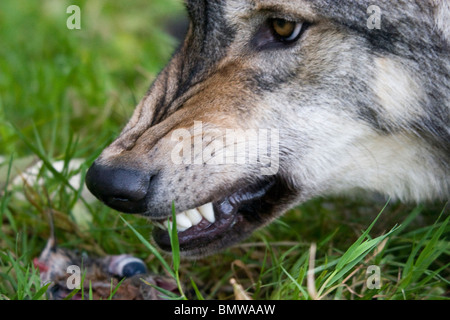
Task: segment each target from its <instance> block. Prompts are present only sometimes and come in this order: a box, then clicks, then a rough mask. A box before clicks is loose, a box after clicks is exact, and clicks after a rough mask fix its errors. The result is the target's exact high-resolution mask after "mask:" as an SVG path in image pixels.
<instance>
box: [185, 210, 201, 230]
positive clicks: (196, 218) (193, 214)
mask: <svg viewBox="0 0 450 320" xmlns="http://www.w3.org/2000/svg"><path fill="white" fill-rule="evenodd" d="M185 213H186V216H187V217H188V218H189V220H191V222H192V225H194V226H195V225H197V224H199V223H200V221H202V215H201V214H200V212H198V210H197V209H190V210H188V211H186V212H185Z"/></svg>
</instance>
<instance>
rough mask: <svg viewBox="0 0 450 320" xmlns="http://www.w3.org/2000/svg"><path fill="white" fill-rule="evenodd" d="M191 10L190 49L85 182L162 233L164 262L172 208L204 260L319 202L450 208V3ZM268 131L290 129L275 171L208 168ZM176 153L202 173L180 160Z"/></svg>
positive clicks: (192, 1)
mask: <svg viewBox="0 0 450 320" xmlns="http://www.w3.org/2000/svg"><path fill="white" fill-rule="evenodd" d="M185 7H186V11H187V14H188V16H189V20H190V23H189V28H188V31H187V34H186V37H185V39H184V41H183V42H182V44H181V45H180V46H179V47H178V49H177V50H176V51H175V53H174V54H173V56H172V58H171V60H170V61H169V62H168V64H167V65H166V67H165V68H164V69H163V70H162V71H161V72H160V74H159V75H158V77H157V79H156V80H155V81H154V83H153V84H152V85H151V87H150V89H149V90H148V92H147V93H146V94H145V96H144V97H143V99H142V100H141V101H140V102H139V104H138V106H137V107H136V109H135V111H134V113H133V115H132V117H131V119H130V120H129V122H128V124H127V125H126V126H125V127H124V129H123V131H122V132H121V133H120V135H119V136H118V137H117V139H116V140H115V141H114V142H112V144H110V145H109V146H108V147H107V148H105V149H104V151H103V152H102V153H101V155H100V156H99V157H98V159H97V160H96V161H95V162H94V163H93V165H92V166H91V167H90V169H89V170H88V172H87V176H86V184H87V186H88V188H89V190H90V191H91V192H92V193H93V194H94V195H95V196H96V197H98V198H99V199H100V200H101V201H103V202H104V203H105V204H106V205H108V206H110V207H112V208H114V209H116V210H118V211H121V212H125V213H136V214H141V215H143V216H146V217H148V218H149V219H150V220H152V221H153V222H154V223H155V225H156V227H155V228H154V231H153V238H154V240H155V242H156V243H157V244H158V245H159V246H160V247H161V248H162V249H163V250H169V251H170V239H169V235H168V232H167V230H165V229H166V228H167V227H168V226H169V225H171V224H172V223H173V221H172V222H171V220H170V217H171V216H172V213H171V212H172V211H171V210H172V205H174V207H175V210H176V212H177V215H176V216H175V220H176V225H177V228H178V237H179V243H180V250H181V253H182V255H183V256H185V257H201V256H205V255H209V254H212V253H215V252H217V251H218V250H221V249H223V248H225V247H227V246H230V245H232V244H235V243H237V242H239V241H241V240H243V239H245V238H246V237H248V236H249V235H250V234H251V233H252V232H253V231H254V230H256V229H258V228H261V227H263V226H265V225H267V224H268V223H270V222H271V221H273V220H274V219H276V218H277V217H279V216H280V215H282V214H283V213H284V212H285V211H287V210H288V209H289V208H292V207H294V206H296V205H298V204H300V203H302V202H305V201H307V200H309V199H311V198H314V197H319V196H324V195H333V194H346V193H349V192H354V191H358V190H366V191H368V192H377V193H382V194H385V195H387V196H389V197H392V198H395V199H399V200H401V201H417V202H420V201H427V200H433V199H444V200H446V199H448V197H449V185H450V179H449V159H450V150H449V141H450V130H449V104H450V102H449V101H450V54H449V52H450V51H449V49H450V46H449V43H450V42H449V41H450V24H449V21H450V5H449V2H448V1H446V0H442V1H439V0H409V1H388V0H378V1H375V2H373V1H368V0H359V1H354V0H342V1H332V0H292V1H282V0H208V1H206V0H187V1H185ZM199 123H201V125H202V130H194V126H195V124H199ZM259 129H264V130H268V131H270V130H277V134H278V139H277V141H278V143H277V144H276V145H275V144H272V145H271V146H270V147H269V148H267V149H268V154H271V153H273V154H275V152H276V154H277V155H278V158H277V159H278V163H277V170H275V171H274V172H272V173H271V174H262V173H261V169H262V168H264V167H265V166H267V161H263V160H264V159H263V157H260V156H256V157H253V159H254V160H255V159H256V160H255V161H243V162H238V161H225V162H222V163H218V162H217V161H213V162H211V161H209V160H208V159H211V157H209V158H208V157H206V160H205V157H202V154H203V151H204V150H205V148H207V147H211V146H212V145H214V146H216V148H213V149H212V152H211V155H217V154H222V155H223V154H224V153H226V152H227V151H229V150H230V149H233V148H235V147H236V146H237V145H238V144H239V143H238V142H237V141H238V140H237V139H225V137H224V136H225V133H226V131H227V130H241V132H246V131H248V130H259ZM177 130H178V131H177ZM179 130H184V131H183V132H184V133H187V135H185V136H184V138H185V139H184V141H182V142H180V141H181V140H183V139H181V138H182V137H181V138H180V136H176V137H175V138H174V135H173V134H174V132H179ZM207 137H208V138H207ZM180 139H181V140H180ZM196 141H197V142H198V143H197V144H195V143H194V142H196ZM217 142H218V143H217ZM266 142H267V144H269V142H270V141H266ZM180 143H183V146H186V144H187V147H192V149H191V152H187V151H186V150H184V149H182V148H178V147H179V144H180ZM259 143H260V141H259V140H251V141H250V140H249V141H248V143H246V144H245V145H246V146H245V148H244V149H245V150H247V151H248V149H249V146H252V145H255V144H257V145H259ZM195 145H197V147H195ZM177 146H178V147H177ZM199 146H200V147H199ZM174 150H176V152H175V153H177V152H180V156H183V154H184V155H185V156H186V155H187V156H186V157H184V158H189V159H185V160H190V161H182V158H180V159H181V160H180V159H179V160H180V161H177V162H174V161H173V153H174ZM192 150H193V151H192ZM210 151H211V150H210ZM231 157H232V158H233V159H235V160H236V154H233V153H231ZM199 159H200V161H198V160H199Z"/></svg>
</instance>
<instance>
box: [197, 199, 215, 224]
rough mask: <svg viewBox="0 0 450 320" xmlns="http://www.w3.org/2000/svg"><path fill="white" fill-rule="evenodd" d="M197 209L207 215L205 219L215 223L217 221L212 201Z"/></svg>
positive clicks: (204, 215)
mask: <svg viewBox="0 0 450 320" xmlns="http://www.w3.org/2000/svg"><path fill="white" fill-rule="evenodd" d="M197 209H198V211H199V212H200V213H201V215H202V216H203V217H205V219H206V220H208V221H209V222H211V223H214V222H215V221H216V218H215V217H214V209H213V206H212V203H211V202H209V203H207V204H204V205H202V206H201V207H198V208H197Z"/></svg>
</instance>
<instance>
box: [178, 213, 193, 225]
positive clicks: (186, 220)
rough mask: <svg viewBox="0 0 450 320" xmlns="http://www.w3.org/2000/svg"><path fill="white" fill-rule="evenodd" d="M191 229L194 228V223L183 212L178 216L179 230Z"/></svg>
mask: <svg viewBox="0 0 450 320" xmlns="http://www.w3.org/2000/svg"><path fill="white" fill-rule="evenodd" d="M190 227H192V222H191V220H190V219H189V218H188V217H187V216H186V213H184V212H182V213H179V214H177V228H178V229H180V228H185V229H189V228H190Z"/></svg>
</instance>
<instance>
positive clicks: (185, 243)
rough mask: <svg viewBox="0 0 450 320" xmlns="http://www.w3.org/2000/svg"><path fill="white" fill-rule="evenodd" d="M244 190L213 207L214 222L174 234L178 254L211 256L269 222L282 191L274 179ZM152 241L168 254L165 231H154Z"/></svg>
mask: <svg viewBox="0 0 450 320" xmlns="http://www.w3.org/2000/svg"><path fill="white" fill-rule="evenodd" d="M256 185H257V188H256V187H255V185H252V186H250V187H246V188H243V189H241V190H240V191H238V192H237V193H234V194H232V195H230V196H228V197H226V198H225V199H222V200H221V201H217V202H214V203H213V208H214V212H215V217H216V221H215V222H214V223H209V222H208V221H206V220H203V221H202V222H200V223H199V224H198V225H196V226H193V227H191V228H189V229H188V230H186V231H183V232H178V241H179V244H180V253H181V254H182V255H183V256H186V257H198V256H204V255H208V254H211V253H213V252H215V251H218V250H220V249H223V248H224V247H227V246H229V245H232V244H234V243H237V242H239V241H241V240H243V239H245V238H246V237H248V236H249V235H250V234H251V233H252V232H253V231H254V230H256V229H257V228H259V227H261V226H262V225H265V224H266V223H267V221H270V220H272V219H273V218H272V217H273V212H272V210H273V208H274V202H277V201H275V200H279V199H275V198H276V197H278V196H279V195H280V194H281V192H282V191H284V189H282V184H280V183H277V182H276V179H268V180H265V181H264V182H263V183H261V182H260V183H258V184H256ZM153 239H154V240H155V242H156V243H157V244H158V246H159V247H160V248H161V249H163V250H165V251H171V249H172V248H171V243H170V237H169V234H168V231H167V230H163V229H160V228H158V227H155V228H154V231H153Z"/></svg>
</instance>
